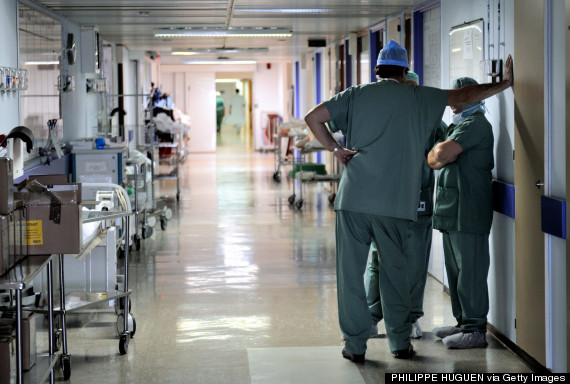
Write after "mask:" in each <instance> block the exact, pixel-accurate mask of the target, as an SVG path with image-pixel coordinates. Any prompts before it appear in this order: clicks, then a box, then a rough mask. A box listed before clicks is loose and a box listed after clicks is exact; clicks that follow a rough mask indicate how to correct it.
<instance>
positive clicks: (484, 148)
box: [433, 112, 494, 234]
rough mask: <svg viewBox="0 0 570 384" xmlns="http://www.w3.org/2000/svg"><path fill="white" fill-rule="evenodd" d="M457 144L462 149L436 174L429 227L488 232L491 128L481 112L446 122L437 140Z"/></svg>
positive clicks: (491, 212) (491, 208) (489, 217)
mask: <svg viewBox="0 0 570 384" xmlns="http://www.w3.org/2000/svg"><path fill="white" fill-rule="evenodd" d="M447 139H451V140H454V141H456V142H457V143H459V145H461V148H463V152H462V153H461V154H460V155H459V156H458V157H457V160H455V161H454V162H453V163H449V164H447V165H445V166H444V167H443V168H442V169H441V170H440V171H439V174H438V177H437V191H436V197H435V209H434V213H433V227H434V228H435V229H440V230H444V231H459V232H471V233H482V234H484V233H489V232H490V230H491V222H492V220H493V192H492V189H491V170H492V169H493V167H494V160H493V142H494V139H493V129H492V127H491V124H490V123H489V121H488V120H487V118H485V115H484V114H483V113H481V112H476V113H474V114H472V115H470V116H468V117H466V118H465V119H464V120H463V121H461V123H459V124H458V125H453V124H452V125H450V126H449V128H448V130H447V134H446V135H445V137H444V138H442V139H441V141H445V140H447Z"/></svg>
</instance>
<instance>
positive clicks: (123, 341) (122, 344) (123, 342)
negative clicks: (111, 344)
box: [119, 334, 129, 355]
mask: <svg viewBox="0 0 570 384" xmlns="http://www.w3.org/2000/svg"><path fill="white" fill-rule="evenodd" d="M128 350H129V338H128V337H127V335H125V334H122V335H121V337H120V339H119V352H120V354H121V355H124V354H126V353H127V352H128Z"/></svg>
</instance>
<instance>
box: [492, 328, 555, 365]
mask: <svg viewBox="0 0 570 384" xmlns="http://www.w3.org/2000/svg"><path fill="white" fill-rule="evenodd" d="M487 331H489V333H490V334H492V335H493V336H495V337H496V338H497V340H499V341H500V342H501V343H503V345H504V346H505V347H507V348H508V349H509V350H511V352H513V353H514V354H515V355H516V356H517V357H518V358H519V359H521V360H522V361H523V362H524V363H525V364H526V365H527V366H528V367H529V368H530V369H532V370H533V371H534V372H535V373H540V374H551V373H552V372H551V371H550V370H549V369H548V368H546V367H545V366H544V365H542V364H540V363H539V362H538V361H537V360H536V359H535V358H534V357H532V356H531V355H529V354H528V353H526V352H525V351H524V350H523V349H522V348H521V347H519V346H518V345H516V344H515V343H513V342H512V341H511V339H509V338H508V337H507V336H505V335H503V334H502V333H501V332H499V330H498V329H497V328H495V327H494V326H493V325H492V324H489V323H487Z"/></svg>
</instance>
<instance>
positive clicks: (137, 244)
mask: <svg viewBox="0 0 570 384" xmlns="http://www.w3.org/2000/svg"><path fill="white" fill-rule="evenodd" d="M143 237H144V231H143ZM133 240H134V242H135V249H136V250H137V251H138V250H140V249H141V237H140V236H139V235H135V237H134V239H133Z"/></svg>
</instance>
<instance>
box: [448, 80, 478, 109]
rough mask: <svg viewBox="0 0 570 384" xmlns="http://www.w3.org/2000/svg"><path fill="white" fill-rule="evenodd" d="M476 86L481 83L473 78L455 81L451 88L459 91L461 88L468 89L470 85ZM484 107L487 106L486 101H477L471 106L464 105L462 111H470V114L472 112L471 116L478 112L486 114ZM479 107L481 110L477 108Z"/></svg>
mask: <svg viewBox="0 0 570 384" xmlns="http://www.w3.org/2000/svg"><path fill="white" fill-rule="evenodd" d="M475 84H479V83H478V82H477V81H475V79H473V78H471V77H460V78H458V79H455V80H453V81H452V82H451V88H452V89H459V88H463V87H466V86H468V85H475ZM483 105H485V101H483V100H481V101H477V102H475V103H471V104H463V106H462V110H463V111H467V110H469V112H470V113H469V115H470V114H472V113H475V112H477V111H481V112H484V109H483ZM477 107H480V108H477Z"/></svg>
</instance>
